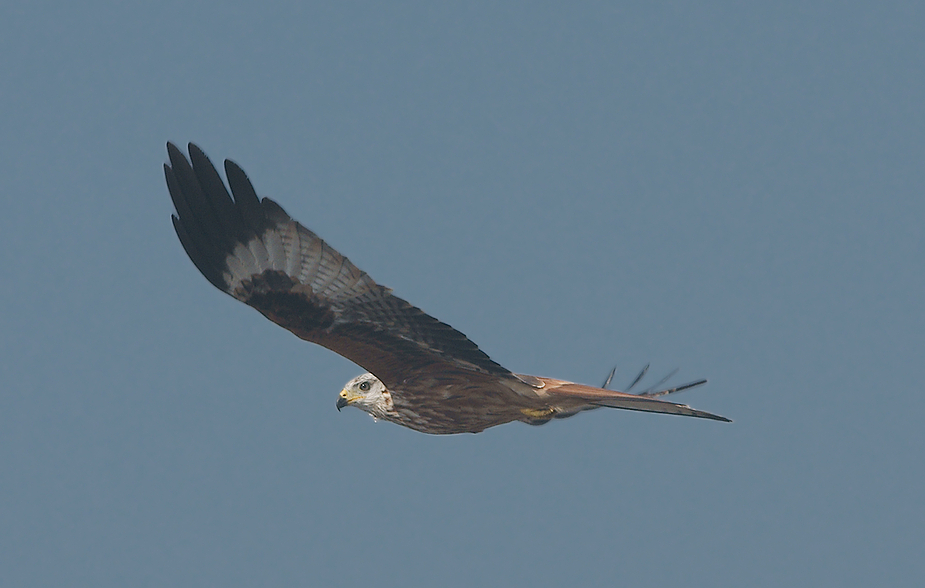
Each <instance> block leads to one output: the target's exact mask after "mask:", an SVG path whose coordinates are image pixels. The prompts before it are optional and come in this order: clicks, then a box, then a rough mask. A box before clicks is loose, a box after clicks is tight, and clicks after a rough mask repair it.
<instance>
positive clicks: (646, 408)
mask: <svg viewBox="0 0 925 588" xmlns="http://www.w3.org/2000/svg"><path fill="white" fill-rule="evenodd" d="M540 379H541V380H543V381H544V382H545V383H546V386H545V387H544V389H545V390H546V392H547V393H548V394H549V395H550V399H549V400H550V401H551V402H550V404H554V403H556V402H560V403H562V405H563V406H564V407H567V408H565V410H564V411H563V413H564V414H563V416H565V414H569V415H570V414H574V413H576V412H580V411H581V410H588V409H590V408H597V407H609V408H620V409H623V410H638V411H642V412H657V413H662V414H676V415H681V416H690V417H697V418H702V419H711V420H715V421H723V422H727V423H729V422H732V421H731V420H730V419H727V418H726V417H723V416H719V415H716V414H713V413H709V412H706V411H703V410H697V409H695V408H691V407H690V406H688V405H686V404H678V403H675V402H668V401H666V400H658V399H656V398H655V396H660V395H665V394H671V393H673V392H679V391H681V390H686V389H688V388H693V387H694V386H699V385H701V384H703V383H704V382H706V380H698V381H696V382H690V383H688V384H683V385H681V386H676V387H675V388H669V389H666V390H658V391H655V392H653V391H651V389H650V390H648V391H646V392H643V393H640V394H627V393H625V392H617V391H615V390H606V389H604V388H595V387H594V386H586V385H584V384H575V383H573V382H565V381H562V380H553V379H550V378H540ZM663 383H664V381H662V382H660V383H659V385H661V384H663ZM576 401H581V402H582V403H584V405H583V406H582V405H578V404H576ZM557 416H559V415H557Z"/></svg>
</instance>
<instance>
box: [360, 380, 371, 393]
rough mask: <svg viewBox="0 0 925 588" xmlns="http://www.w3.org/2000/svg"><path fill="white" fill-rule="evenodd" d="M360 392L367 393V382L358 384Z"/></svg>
mask: <svg viewBox="0 0 925 588" xmlns="http://www.w3.org/2000/svg"><path fill="white" fill-rule="evenodd" d="M360 390H362V391H363V392H368V391H369V382H360Z"/></svg>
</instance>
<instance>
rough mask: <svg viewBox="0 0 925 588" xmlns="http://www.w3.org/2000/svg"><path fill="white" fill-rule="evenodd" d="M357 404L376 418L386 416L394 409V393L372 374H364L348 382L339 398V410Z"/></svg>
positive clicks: (356, 405)
mask: <svg viewBox="0 0 925 588" xmlns="http://www.w3.org/2000/svg"><path fill="white" fill-rule="evenodd" d="M345 406H355V407H357V408H359V409H360V410H362V411H364V412H368V413H369V414H371V415H373V416H374V417H376V418H386V415H387V414H388V413H389V412H391V410H392V395H391V394H389V391H388V390H387V389H386V387H385V384H383V383H382V382H380V381H379V378H377V377H376V376H374V375H372V374H363V375H362V376H357V377H355V378H354V379H352V380H350V381H349V382H347V384H346V385H345V386H344V389H343V390H341V391H340V396H339V397H338V398H337V410H340V409H342V408H344V407H345Z"/></svg>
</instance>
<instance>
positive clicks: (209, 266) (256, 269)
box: [164, 143, 523, 388]
mask: <svg viewBox="0 0 925 588" xmlns="http://www.w3.org/2000/svg"><path fill="white" fill-rule="evenodd" d="M167 151H168V153H169V157H170V165H164V173H165V175H166V177H167V186H168V188H169V190H170V196H171V198H172V199H173V203H174V206H175V207H176V210H177V216H174V217H173V225H174V228H175V229H176V231H177V235H178V236H179V238H180V242H181V243H182V244H183V248H184V249H185V250H186V253H187V254H188V255H189V257H190V259H191V260H192V261H193V263H194V264H195V265H196V267H197V268H198V269H199V271H200V272H202V275H204V276H205V277H206V279H207V280H209V282H211V283H212V284H213V285H214V286H215V287H216V288H218V289H219V290H221V291H223V292H225V293H227V294H229V295H231V296H233V297H234V298H236V299H238V300H240V301H241V302H244V303H245V304H248V305H250V306H252V307H254V308H256V309H257V310H258V311H260V312H261V313H262V314H263V315H265V316H266V317H267V318H269V319H270V320H272V321H273V322H275V323H277V324H278V325H280V326H282V327H284V328H286V329H288V330H290V331H292V332H293V333H294V334H295V335H296V336H298V337H300V338H302V339H305V340H306V341H311V342H313V343H318V344H319V345H323V346H324V347H327V348H328V349H330V350H332V351H335V352H336V353H339V354H340V355H343V356H344V357H346V358H348V359H350V360H351V361H353V362H355V363H357V364H359V365H360V366H362V367H363V368H365V369H366V370H368V371H369V372H371V373H373V374H375V375H376V377H378V378H379V379H380V380H382V382H383V383H384V384H385V385H386V386H387V387H390V388H391V387H394V386H396V385H397V384H400V382H401V381H403V380H404V379H405V378H406V377H407V376H408V375H409V374H421V373H426V372H428V371H435V372H438V371H439V372H441V373H443V374H447V373H453V372H456V373H459V375H460V376H463V375H464V376H465V377H467V378H470V379H474V380H479V379H484V380H486V381H492V382H497V381H498V380H499V378H500V379H508V378H509V379H511V380H514V381H520V382H523V380H521V379H520V378H518V377H517V376H515V375H514V374H512V373H511V372H509V371H508V370H506V369H505V368H503V367H502V366H500V365H498V364H497V363H495V362H494V361H492V360H491V358H489V357H488V355H486V354H485V353H484V352H482V351H481V350H480V349H479V348H478V346H476V344H475V343H473V342H472V341H470V340H469V339H468V338H467V337H466V336H465V335H463V334H462V333H460V332H459V331H457V330H455V329H453V328H452V327H450V326H449V325H447V324H445V323H442V322H440V321H438V320H437V319H435V318H433V317H432V316H429V315H427V314H425V313H424V312H423V311H421V310H420V309H419V308H416V307H414V306H412V305H411V304H409V303H407V302H405V301H404V300H402V299H401V298H398V297H397V296H395V295H393V294H392V292H391V290H389V289H388V288H385V287H383V286H380V285H379V284H376V282H374V281H373V279H372V278H370V277H369V276H368V275H367V274H366V273H365V272H363V271H361V270H360V269H358V268H357V267H356V266H355V265H353V264H352V263H351V262H350V260H348V259H347V258H346V257H344V256H343V255H341V254H340V253H338V252H337V251H335V250H334V249H333V248H332V247H331V246H330V245H328V244H327V243H325V242H324V241H323V240H321V239H320V238H319V237H318V236H317V235H315V234H314V233H313V232H311V231H310V230H308V229H307V228H305V227H303V226H302V225H300V224H299V223H298V222H296V221H294V220H292V218H290V216H289V215H288V214H286V212H285V211H284V210H283V209H282V208H281V207H280V206H279V205H278V204H276V203H275V202H273V201H272V200H270V199H268V198H264V199H262V200H260V199H259V198H258V197H257V194H256V192H255V191H254V187H253V186H252V185H251V182H250V180H249V179H248V178H247V175H245V173H244V171H243V170H242V169H241V168H240V167H238V166H237V165H236V164H235V163H233V162H231V161H228V160H226V161H225V175H226V176H227V178H228V185H229V186H230V188H231V194H233V197H232V196H231V195H229V193H228V190H227V189H226V188H225V185H224V183H223V182H222V179H221V177H220V176H219V174H218V172H217V171H216V169H215V167H214V166H213V165H212V162H211V161H209V159H208V158H207V157H206V155H205V154H204V153H203V152H202V150H200V149H199V148H198V147H196V146H195V145H193V144H192V143H191V144H190V145H189V153H190V159H189V160H187V158H186V157H185V156H184V154H183V153H182V152H181V151H180V150H179V149H177V148H176V147H175V146H174V145H172V144H170V143H168V144H167Z"/></svg>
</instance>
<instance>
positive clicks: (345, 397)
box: [337, 388, 359, 412]
mask: <svg viewBox="0 0 925 588" xmlns="http://www.w3.org/2000/svg"><path fill="white" fill-rule="evenodd" d="M357 398H359V396H351V395H350V393H349V392H347V389H346V388H345V389H343V390H341V391H340V396H339V397H338V399H337V412H340V409H342V408H344V407H345V406H350V403H351V402H353V401H354V400H356V399H357Z"/></svg>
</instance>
